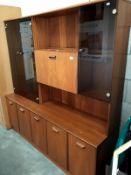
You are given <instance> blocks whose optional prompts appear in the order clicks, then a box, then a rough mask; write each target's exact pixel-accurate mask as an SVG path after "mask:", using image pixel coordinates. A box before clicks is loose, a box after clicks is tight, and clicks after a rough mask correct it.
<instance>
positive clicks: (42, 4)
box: [0, 0, 88, 16]
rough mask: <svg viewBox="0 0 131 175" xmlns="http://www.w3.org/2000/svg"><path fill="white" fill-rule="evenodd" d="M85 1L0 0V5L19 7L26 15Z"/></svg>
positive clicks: (84, 0) (85, 0)
mask: <svg viewBox="0 0 131 175" xmlns="http://www.w3.org/2000/svg"><path fill="white" fill-rule="evenodd" d="M87 1H88V0H34V1H33V0H0V5H11V6H18V7H21V9H22V15H23V16H28V15H32V14H36V13H42V12H45V11H50V10H53V9H59V8H64V7H68V6H71V5H75V4H79V3H85V2H87Z"/></svg>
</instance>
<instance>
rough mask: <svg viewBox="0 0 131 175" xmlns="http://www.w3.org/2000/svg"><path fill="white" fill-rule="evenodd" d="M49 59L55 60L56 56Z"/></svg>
mask: <svg viewBox="0 0 131 175" xmlns="http://www.w3.org/2000/svg"><path fill="white" fill-rule="evenodd" d="M48 58H49V59H51V60H55V59H56V56H49V57H48Z"/></svg>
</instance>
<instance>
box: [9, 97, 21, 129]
mask: <svg viewBox="0 0 131 175" xmlns="http://www.w3.org/2000/svg"><path fill="white" fill-rule="evenodd" d="M7 107H8V111H9V117H10V122H11V127H12V128H13V129H14V130H15V131H17V132H19V123H18V116H17V107H16V104H15V103H14V102H13V101H11V100H8V99H7Z"/></svg>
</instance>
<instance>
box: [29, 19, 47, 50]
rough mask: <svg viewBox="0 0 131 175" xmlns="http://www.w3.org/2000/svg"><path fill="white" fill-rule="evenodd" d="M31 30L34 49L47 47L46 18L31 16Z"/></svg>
mask: <svg viewBox="0 0 131 175" xmlns="http://www.w3.org/2000/svg"><path fill="white" fill-rule="evenodd" d="M32 30H33V38H34V47H35V49H43V48H47V47H48V37H47V36H48V28H47V19H46V18H37V17H33V18H32Z"/></svg>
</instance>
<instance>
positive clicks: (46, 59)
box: [35, 51, 78, 93]
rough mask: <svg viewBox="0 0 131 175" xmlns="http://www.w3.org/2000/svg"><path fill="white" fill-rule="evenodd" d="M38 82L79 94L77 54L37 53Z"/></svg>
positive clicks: (58, 52)
mask: <svg viewBox="0 0 131 175" xmlns="http://www.w3.org/2000/svg"><path fill="white" fill-rule="evenodd" d="M35 62H36V73H37V81H38V82H40V83H43V84H46V85H49V86H53V87H55V88H59V89H62V90H66V91H69V92H73V93H76V92H77V65H78V55H77V52H60V51H35Z"/></svg>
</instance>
